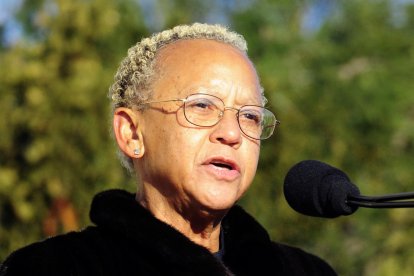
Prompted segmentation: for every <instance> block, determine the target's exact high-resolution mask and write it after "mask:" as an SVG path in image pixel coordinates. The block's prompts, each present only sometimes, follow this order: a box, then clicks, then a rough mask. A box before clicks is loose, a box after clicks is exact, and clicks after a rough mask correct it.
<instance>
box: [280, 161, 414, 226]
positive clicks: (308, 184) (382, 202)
mask: <svg viewBox="0 0 414 276" xmlns="http://www.w3.org/2000/svg"><path fill="white" fill-rule="evenodd" d="M283 189H284V194H285V198H286V201H287V202H288V203H289V205H290V206H291V207H292V208H293V209H294V210H296V211H297V212H299V213H302V214H304V215H308V216H314V217H324V218H335V217H338V216H341V215H344V216H347V215H350V214H353V213H354V212H355V211H356V210H357V209H358V207H367V208H403V207H414V201H403V202H395V201H396V200H402V199H412V198H414V192H409V193H400V194H390V195H384V196H362V195H360V192H359V189H358V187H357V186H356V185H354V184H353V183H352V182H351V181H350V179H349V178H348V176H347V175H346V174H345V173H344V172H343V171H341V170H339V169H337V168H334V167H332V166H330V165H328V164H325V163H323V162H320V161H316V160H305V161H301V162H299V163H297V164H296V165H294V166H293V167H292V168H291V169H290V170H289V172H288V173H287V175H286V177H285V181H284V187H283Z"/></svg>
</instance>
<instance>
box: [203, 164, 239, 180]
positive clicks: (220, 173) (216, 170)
mask: <svg viewBox="0 0 414 276" xmlns="http://www.w3.org/2000/svg"><path fill="white" fill-rule="evenodd" d="M205 168H206V169H207V172H208V173H210V174H212V175H213V176H214V177H215V178H216V179H218V180H224V181H234V180H236V178H238V177H239V176H240V172H239V171H237V170H228V169H226V168H222V167H218V166H214V165H212V164H208V165H205Z"/></svg>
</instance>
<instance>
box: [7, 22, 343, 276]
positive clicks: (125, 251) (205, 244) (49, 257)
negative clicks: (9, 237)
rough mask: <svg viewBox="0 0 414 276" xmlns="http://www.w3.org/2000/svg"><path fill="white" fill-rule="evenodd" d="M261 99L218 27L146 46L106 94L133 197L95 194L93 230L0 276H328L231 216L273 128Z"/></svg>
mask: <svg viewBox="0 0 414 276" xmlns="http://www.w3.org/2000/svg"><path fill="white" fill-rule="evenodd" d="M262 91H263V90H262V88H261V86H260V82H259V78H258V76H257V73H256V70H255V68H254V66H253V64H252V62H251V61H250V60H249V58H248V57H247V54H246V42H245V41H244V39H243V38H242V37H241V36H240V35H238V34H236V33H234V32H231V31H229V30H227V29H225V28H223V27H221V26H217V25H206V24H194V25H191V26H178V27H175V28H173V29H171V30H167V31H163V32H161V33H157V34H155V35H153V36H152V37H150V38H145V39H143V40H142V41H141V42H139V43H138V44H136V45H135V46H134V47H132V48H131V49H129V51H128V56H127V57H126V58H125V59H124V61H123V62H122V64H121V66H120V68H119V70H118V72H117V74H116V77H115V83H114V84H113V85H112V87H111V89H110V98H111V101H112V106H113V133H114V137H115V140H116V142H117V144H118V146H119V154H120V156H121V159H122V161H123V163H124V165H125V166H126V167H127V168H128V169H129V170H131V171H132V172H134V175H135V176H136V178H137V183H138V189H137V193H136V194H129V193H127V192H125V191H122V190H111V191H105V192H102V193H100V194H98V195H96V196H95V198H94V200H93V203H92V207H91V211H90V216H91V220H92V221H93V222H94V224H95V226H91V227H88V228H86V229H84V230H82V231H80V232H73V233H68V234H65V235H62V236H57V237H53V238H50V239H47V240H45V241H42V242H40V243H35V244H32V245H29V246H27V247H25V248H23V249H20V250H18V251H16V252H15V253H13V254H12V255H11V256H10V257H9V258H8V259H7V260H6V262H5V263H4V264H3V267H2V268H1V270H0V271H1V272H0V275H335V272H334V271H333V270H332V268H331V267H330V266H329V265H327V264H326V263H325V262H324V261H323V260H321V259H319V258H318V257H315V256H313V255H311V254H308V253H305V252H304V251H302V250H300V249H297V248H293V247H290V246H286V245H282V244H279V243H275V242H272V241H271V240H270V238H269V236H268V234H267V232H266V230H265V229H264V228H263V227H262V226H260V225H259V224H258V223H257V222H256V221H255V220H254V219H253V218H252V217H251V216H250V215H249V214H247V213H246V212H245V211H244V210H243V209H242V208H240V207H238V206H235V203H236V202H237V200H238V199H240V197H241V196H242V195H243V194H244V193H245V192H246V190H247V189H248V188H249V186H250V184H251V183H252V180H253V177H254V175H255V172H256V167H257V162H258V159H259V152H260V142H261V140H263V139H266V138H269V137H270V136H271V135H272V133H273V130H274V128H275V126H276V125H277V124H278V121H277V120H276V118H275V116H274V115H273V113H272V112H271V111H269V110H267V109H266V108H264V104H265V98H264V96H263V92H262Z"/></svg>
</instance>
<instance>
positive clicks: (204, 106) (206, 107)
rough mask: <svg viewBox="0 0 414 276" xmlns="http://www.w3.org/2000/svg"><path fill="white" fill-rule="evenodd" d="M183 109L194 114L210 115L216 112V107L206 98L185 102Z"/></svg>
mask: <svg viewBox="0 0 414 276" xmlns="http://www.w3.org/2000/svg"><path fill="white" fill-rule="evenodd" d="M185 108H186V109H187V110H188V111H190V112H196V113H210V112H213V111H216V110H217V106H216V105H215V104H214V103H213V102H212V101H211V100H209V99H206V98H196V99H190V100H189V101H187V102H186V104H185Z"/></svg>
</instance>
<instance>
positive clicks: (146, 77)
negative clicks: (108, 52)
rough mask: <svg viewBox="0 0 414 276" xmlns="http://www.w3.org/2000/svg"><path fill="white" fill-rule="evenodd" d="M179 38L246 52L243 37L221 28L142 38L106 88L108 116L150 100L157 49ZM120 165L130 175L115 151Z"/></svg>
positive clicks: (196, 27) (183, 28) (180, 29)
mask: <svg viewBox="0 0 414 276" xmlns="http://www.w3.org/2000/svg"><path fill="white" fill-rule="evenodd" d="M183 39H210V40H215V41H219V42H223V43H226V44H229V45H231V46H233V47H236V48H237V49H239V50H240V51H242V52H244V53H247V43H246V41H245V39H244V38H243V36H241V35H240V34H238V33H236V32H233V31H230V30H228V28H226V27H223V26H221V25H210V24H201V23H194V24H192V25H180V26H176V27H174V28H172V29H169V30H165V31H162V32H159V33H155V34H153V35H152V36H151V37H149V38H143V39H142V40H141V41H140V42H138V43H137V44H135V45H134V46H133V47H131V48H129V50H128V55H127V56H126V57H125V58H124V59H123V61H122V62H121V65H120V66H119V68H118V71H117V72H116V74H115V82H114V83H113V84H112V86H111V87H110V89H109V98H110V100H111V106H112V109H111V111H112V113H113V111H114V110H115V108H117V107H132V106H133V105H137V104H139V103H141V102H144V101H148V100H149V99H150V98H151V96H152V95H151V89H150V87H151V83H152V80H153V79H154V77H155V76H154V71H155V70H154V65H155V62H154V61H155V57H156V54H157V52H158V50H159V49H160V48H162V47H163V46H165V45H168V44H170V43H173V42H175V41H178V40H183ZM118 156H119V158H120V160H121V163H122V165H123V166H124V167H125V168H127V169H128V171H129V172H131V173H132V172H133V170H134V169H133V163H132V159H131V158H129V157H128V156H126V155H125V154H124V153H122V152H121V151H120V150H118Z"/></svg>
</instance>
